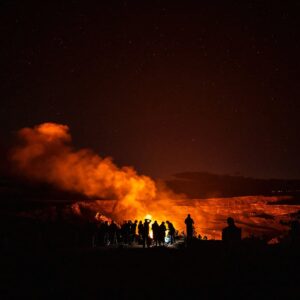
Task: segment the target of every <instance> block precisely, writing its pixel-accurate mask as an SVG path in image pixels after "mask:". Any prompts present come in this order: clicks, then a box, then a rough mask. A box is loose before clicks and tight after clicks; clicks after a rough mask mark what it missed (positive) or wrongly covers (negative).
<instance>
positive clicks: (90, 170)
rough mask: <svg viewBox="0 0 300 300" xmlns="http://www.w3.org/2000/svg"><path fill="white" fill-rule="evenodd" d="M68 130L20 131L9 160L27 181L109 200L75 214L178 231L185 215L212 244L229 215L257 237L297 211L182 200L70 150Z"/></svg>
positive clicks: (253, 201) (236, 201)
mask: <svg viewBox="0 0 300 300" xmlns="http://www.w3.org/2000/svg"><path fill="white" fill-rule="evenodd" d="M68 129H69V128H68V126H66V125H60V124H55V123H44V124H41V125H38V126H36V127H34V128H24V129H22V130H20V131H19V137H20V139H21V141H22V143H21V145H20V146H18V147H17V148H15V149H14V151H13V153H12V160H13V161H14V163H15V165H16V167H17V168H18V170H19V171H20V172H21V173H22V174H24V175H26V176H27V177H29V178H31V179H34V180H38V181H45V182H48V183H51V184H53V185H55V186H58V187H60V188H62V189H65V190H68V191H76V192H79V193H82V194H84V195H87V196H89V197H93V198H97V197H99V199H111V200H98V201H93V202H84V201H82V202H78V203H76V204H74V205H73V207H72V208H73V211H74V213H76V214H81V207H84V208H88V209H89V210H91V211H93V212H94V215H95V216H96V218H100V219H101V220H109V218H111V219H114V220H115V221H117V222H118V223H122V221H123V220H129V219H131V220H135V219H137V220H143V219H145V218H150V217H151V218H150V219H151V220H153V221H154V220H157V221H158V222H159V223H160V222H162V221H166V220H169V221H171V222H172V223H173V224H174V226H175V228H176V229H178V230H179V232H182V231H184V229H185V226H184V219H185V218H186V216H187V214H188V213H190V214H191V215H192V218H193V219H194V221H195V225H196V228H195V229H196V231H197V233H200V234H201V235H206V236H207V237H208V238H215V239H218V238H220V230H221V228H222V227H223V226H225V225H226V224H225V220H226V218H227V216H229V215H231V216H233V217H234V218H235V219H236V220H237V221H238V225H239V226H241V227H243V228H246V229H245V231H244V234H245V233H246V234H247V233H249V232H250V229H249V231H247V228H252V229H253V230H255V232H256V233H259V232H265V231H266V230H269V229H270V230H271V229H272V230H273V231H274V230H275V231H276V230H278V231H280V230H281V231H282V230H283V229H284V227H283V226H282V225H280V224H279V218H280V219H284V218H285V217H286V216H287V214H288V213H290V212H293V211H295V210H298V209H299V207H297V206H293V208H287V207H284V206H278V205H274V206H273V205H267V202H273V201H276V200H278V199H279V197H237V198H231V199H205V200H204V199H203V200H192V199H187V198H186V197H185V196H184V195H176V194H174V193H173V192H172V191H170V190H169V189H167V188H166V187H164V186H162V185H161V184H157V183H156V182H154V181H153V180H152V179H151V178H150V177H148V176H144V175H138V174H137V173H136V171H135V170H134V169H133V168H132V167H123V168H119V167H117V166H116V165H115V164H114V163H113V161H112V159H111V158H102V157H100V156H99V155H97V154H95V153H94V152H92V151H91V150H88V149H82V150H74V149H73V148H72V147H71V146H70V145H69V142H70V141H71V136H70V134H69V132H68ZM257 213H261V214H263V213H265V214H272V215H274V216H275V219H265V218H261V217H257ZM255 214H256V215H255ZM149 215H150V216H149ZM147 216H148V217H147ZM270 224H271V225H270ZM249 226H250V227H249ZM274 228H275V229H274Z"/></svg>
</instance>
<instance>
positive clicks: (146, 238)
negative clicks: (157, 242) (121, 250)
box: [143, 219, 151, 248]
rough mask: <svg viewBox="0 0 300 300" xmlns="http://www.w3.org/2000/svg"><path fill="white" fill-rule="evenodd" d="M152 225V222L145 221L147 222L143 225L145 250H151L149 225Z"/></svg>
mask: <svg viewBox="0 0 300 300" xmlns="http://www.w3.org/2000/svg"><path fill="white" fill-rule="evenodd" d="M150 223H151V220H149V219H145V222H144V224H143V227H144V228H143V248H145V247H146V246H147V247H148V248H149V246H150V243H149V242H150V241H149V225H150Z"/></svg>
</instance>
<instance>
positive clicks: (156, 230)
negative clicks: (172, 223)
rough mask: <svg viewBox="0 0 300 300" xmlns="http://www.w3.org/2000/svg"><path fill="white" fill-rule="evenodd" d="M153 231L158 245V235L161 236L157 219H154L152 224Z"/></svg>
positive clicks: (155, 242) (154, 239)
mask: <svg viewBox="0 0 300 300" xmlns="http://www.w3.org/2000/svg"><path fill="white" fill-rule="evenodd" d="M152 232H153V241H154V244H155V246H157V244H158V236H159V225H158V223H157V221H154V223H153V224H152Z"/></svg>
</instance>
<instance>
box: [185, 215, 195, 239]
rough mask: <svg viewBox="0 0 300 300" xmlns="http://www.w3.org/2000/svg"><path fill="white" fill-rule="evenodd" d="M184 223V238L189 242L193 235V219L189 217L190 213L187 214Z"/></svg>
mask: <svg viewBox="0 0 300 300" xmlns="http://www.w3.org/2000/svg"><path fill="white" fill-rule="evenodd" d="M184 223H185V225H186V240H187V243H188V244H189V243H190V242H191V240H192V237H193V235H194V220H193V219H192V218H191V216H190V214H188V215H187V217H186V219H185V221H184Z"/></svg>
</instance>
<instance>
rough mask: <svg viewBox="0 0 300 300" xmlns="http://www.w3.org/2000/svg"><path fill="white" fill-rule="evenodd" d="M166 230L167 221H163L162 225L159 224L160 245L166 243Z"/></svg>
mask: <svg viewBox="0 0 300 300" xmlns="http://www.w3.org/2000/svg"><path fill="white" fill-rule="evenodd" d="M166 230H167V227H166V225H165V222H162V223H161V224H160V225H159V233H158V236H159V238H158V243H159V245H161V244H162V245H164V244H165V237H166Z"/></svg>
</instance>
